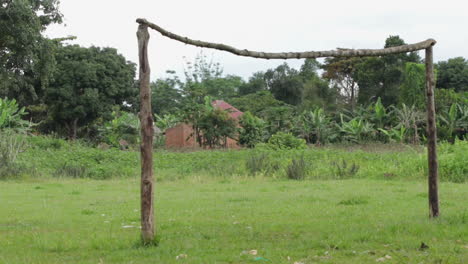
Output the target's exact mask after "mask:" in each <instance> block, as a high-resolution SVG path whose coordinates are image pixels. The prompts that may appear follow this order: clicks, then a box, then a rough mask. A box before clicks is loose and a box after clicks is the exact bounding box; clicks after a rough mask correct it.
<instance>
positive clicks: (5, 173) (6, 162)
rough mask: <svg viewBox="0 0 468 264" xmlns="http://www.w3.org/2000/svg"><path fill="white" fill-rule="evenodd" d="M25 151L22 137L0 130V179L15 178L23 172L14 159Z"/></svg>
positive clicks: (24, 142)
mask: <svg viewBox="0 0 468 264" xmlns="http://www.w3.org/2000/svg"><path fill="white" fill-rule="evenodd" d="M25 149H26V141H25V139H24V136H23V135H21V134H17V133H15V132H13V131H11V130H0V178H7V177H12V176H15V177H16V176H18V175H19V174H20V173H21V172H22V171H23V169H22V167H21V166H20V165H19V164H17V163H16V159H17V158H18V154H19V153H20V152H22V151H24V150H25Z"/></svg>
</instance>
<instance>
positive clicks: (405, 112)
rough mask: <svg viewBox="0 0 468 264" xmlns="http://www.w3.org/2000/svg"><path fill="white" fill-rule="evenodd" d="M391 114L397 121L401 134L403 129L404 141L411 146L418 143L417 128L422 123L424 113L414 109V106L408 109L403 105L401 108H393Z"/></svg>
mask: <svg viewBox="0 0 468 264" xmlns="http://www.w3.org/2000/svg"><path fill="white" fill-rule="evenodd" d="M393 112H394V113H395V115H396V118H397V120H398V126H399V127H400V132H402V130H401V129H402V128H404V131H405V133H406V140H407V141H409V142H411V143H413V144H418V143H420V142H419V141H420V136H419V127H421V125H422V124H423V123H424V120H425V115H424V113H423V112H421V111H420V110H418V109H416V107H415V106H414V105H412V106H411V107H408V106H406V105H405V104H402V106H401V108H396V107H395V108H394V109H393ZM398 126H397V127H398ZM400 134H401V133H400Z"/></svg>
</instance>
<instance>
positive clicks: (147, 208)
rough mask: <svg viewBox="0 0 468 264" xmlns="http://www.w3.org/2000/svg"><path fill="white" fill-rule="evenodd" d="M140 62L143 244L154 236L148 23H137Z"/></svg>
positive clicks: (152, 240)
mask: <svg viewBox="0 0 468 264" xmlns="http://www.w3.org/2000/svg"><path fill="white" fill-rule="evenodd" d="M137 37H138V55H139V62H140V69H139V71H140V114H139V116H140V126H141V146H140V153H141V190H140V192H141V193H140V194H141V238H142V240H143V243H144V244H151V243H153V242H154V239H155V230H154V208H153V195H154V194H153V135H154V127H153V114H152V111H151V88H150V67H149V61H148V42H149V33H148V26H146V25H139V26H138V32H137Z"/></svg>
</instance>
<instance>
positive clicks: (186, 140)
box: [166, 100, 244, 148]
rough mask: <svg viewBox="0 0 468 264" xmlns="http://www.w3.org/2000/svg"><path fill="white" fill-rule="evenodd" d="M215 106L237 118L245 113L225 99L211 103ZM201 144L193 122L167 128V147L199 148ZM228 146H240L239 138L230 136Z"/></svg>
mask: <svg viewBox="0 0 468 264" xmlns="http://www.w3.org/2000/svg"><path fill="white" fill-rule="evenodd" d="M211 104H212V105H213V106H214V107H217V108H220V109H223V110H226V111H227V112H228V113H229V115H230V116H231V117H232V118H234V119H235V120H239V118H240V117H241V116H242V115H243V114H244V113H242V112H241V111H239V110H238V109H237V108H235V107H234V106H232V105H230V104H228V103H226V102H224V101H223V100H215V101H213V102H212V103H211ZM198 147H199V145H198V143H197V141H196V139H195V137H194V131H193V128H192V125H191V124H187V123H180V124H178V125H176V126H174V127H172V128H169V129H167V130H166V148H198ZM227 147H228V148H239V144H238V143H237V140H235V139H232V138H228V139H227Z"/></svg>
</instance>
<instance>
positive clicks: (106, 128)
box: [100, 110, 140, 148]
mask: <svg viewBox="0 0 468 264" xmlns="http://www.w3.org/2000/svg"><path fill="white" fill-rule="evenodd" d="M139 131H140V119H139V118H138V116H136V115H135V114H133V113H130V112H125V111H120V110H114V111H113V112H112V120H110V121H107V122H105V123H104V125H103V126H102V128H101V131H100V132H101V134H100V137H101V140H102V141H103V142H105V143H107V144H109V145H111V146H113V147H116V148H119V147H122V146H121V144H120V141H121V140H125V141H126V142H127V143H129V144H137V143H138V140H139Z"/></svg>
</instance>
